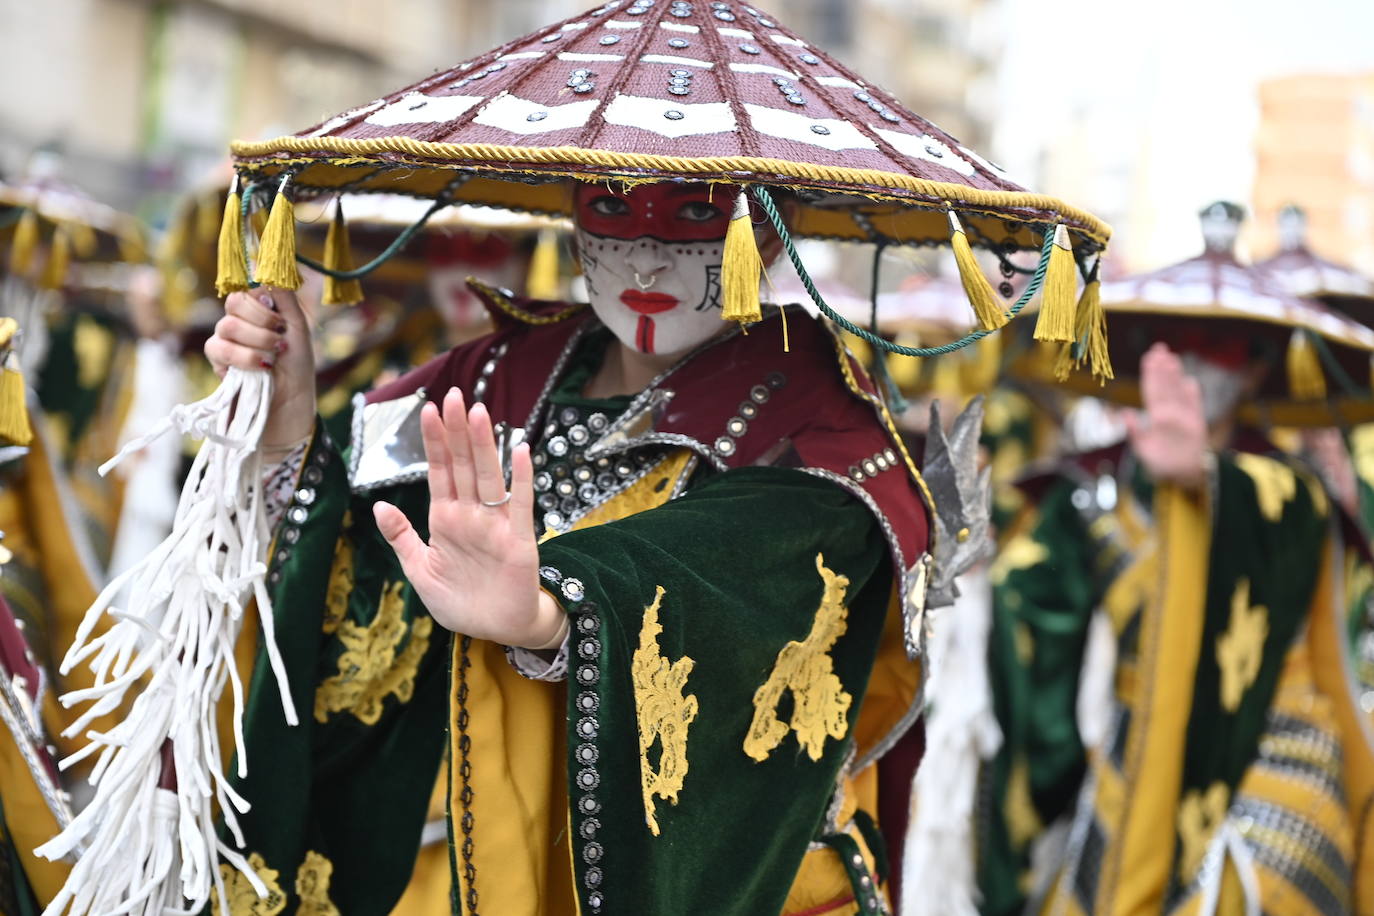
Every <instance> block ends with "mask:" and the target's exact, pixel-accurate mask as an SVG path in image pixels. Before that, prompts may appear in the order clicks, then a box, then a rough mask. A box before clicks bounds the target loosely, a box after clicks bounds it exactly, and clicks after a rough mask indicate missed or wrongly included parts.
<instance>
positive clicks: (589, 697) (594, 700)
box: [577, 690, 601, 713]
mask: <svg viewBox="0 0 1374 916" xmlns="http://www.w3.org/2000/svg"><path fill="white" fill-rule="evenodd" d="M577 708H578V709H580V710H582V711H583V712H586V713H592V712H596V711H597V710H598V709H600V708H601V698H600V697H598V696H597V695H596V694H594V693H592V692H591V691H590V690H584V691H582V692H581V693H579V694H578V695H577Z"/></svg>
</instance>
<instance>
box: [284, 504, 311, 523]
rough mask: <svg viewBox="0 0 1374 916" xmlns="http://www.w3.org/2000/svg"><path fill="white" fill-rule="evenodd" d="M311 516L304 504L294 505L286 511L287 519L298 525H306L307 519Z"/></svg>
mask: <svg viewBox="0 0 1374 916" xmlns="http://www.w3.org/2000/svg"><path fill="white" fill-rule="evenodd" d="M309 517H310V516H309V513H308V512H306V510H305V507H304V506H293V507H292V508H291V509H290V510H288V511H287V513H286V519H287V521H289V522H292V523H293V524H296V525H304V524H305V520H306V519H307V518H309Z"/></svg>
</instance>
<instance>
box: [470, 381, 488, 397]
mask: <svg viewBox="0 0 1374 916" xmlns="http://www.w3.org/2000/svg"><path fill="white" fill-rule="evenodd" d="M486 393H487V380H486V379H484V378H479V379H478V380H477V382H476V384H474V385H473V386H472V396H473V397H474V398H475V399H477V400H479V401H480V400H482V395H484V394H486Z"/></svg>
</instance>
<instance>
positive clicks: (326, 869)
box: [296, 851, 339, 916]
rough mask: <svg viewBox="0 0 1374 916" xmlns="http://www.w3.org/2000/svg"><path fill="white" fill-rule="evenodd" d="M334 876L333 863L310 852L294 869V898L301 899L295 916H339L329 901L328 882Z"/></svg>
mask: <svg viewBox="0 0 1374 916" xmlns="http://www.w3.org/2000/svg"><path fill="white" fill-rule="evenodd" d="M333 875H334V863H333V862H331V861H329V860H328V859H326V858H325V857H324V856H322V855H320V854H319V853H318V852H314V851H310V852H307V853H306V854H305V861H304V862H302V863H301V867H300V868H298V869H296V896H297V897H300V898H301V906H300V909H298V910H296V916H339V908H338V907H337V906H335V905H334V901H332V900H330V899H329V882H330V879H331V878H332V877H333Z"/></svg>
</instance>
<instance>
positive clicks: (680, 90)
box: [668, 86, 692, 95]
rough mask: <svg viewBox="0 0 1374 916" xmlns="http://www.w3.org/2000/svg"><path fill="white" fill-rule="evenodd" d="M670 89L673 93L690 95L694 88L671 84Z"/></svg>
mask: <svg viewBox="0 0 1374 916" xmlns="http://www.w3.org/2000/svg"><path fill="white" fill-rule="evenodd" d="M668 91H669V92H671V93H672V94H673V95H688V94H690V93H691V91H692V90H691V88H690V87H687V86H669V87H668Z"/></svg>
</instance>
